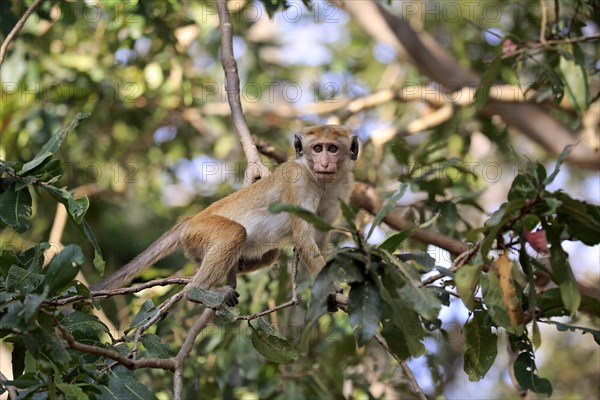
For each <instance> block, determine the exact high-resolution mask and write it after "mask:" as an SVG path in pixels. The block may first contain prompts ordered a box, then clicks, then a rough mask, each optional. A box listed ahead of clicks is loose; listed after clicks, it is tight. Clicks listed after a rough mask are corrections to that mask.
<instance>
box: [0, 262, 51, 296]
mask: <svg viewBox="0 0 600 400" xmlns="http://www.w3.org/2000/svg"><path fill="white" fill-rule="evenodd" d="M43 281H44V275H42V274H37V273H35V272H32V271H28V270H26V269H23V268H21V267H17V266H16V265H13V266H12V267H10V269H9V270H8V276H7V277H6V288H7V289H8V290H11V291H17V292H20V293H31V292H33V291H34V290H35V289H36V288H37V287H38V286H39V285H40V284H41V283H42V282H43Z"/></svg>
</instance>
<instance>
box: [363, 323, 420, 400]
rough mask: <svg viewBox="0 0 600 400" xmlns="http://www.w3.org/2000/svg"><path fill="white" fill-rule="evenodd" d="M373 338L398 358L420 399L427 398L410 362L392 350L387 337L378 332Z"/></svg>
mask: <svg viewBox="0 0 600 400" xmlns="http://www.w3.org/2000/svg"><path fill="white" fill-rule="evenodd" d="M373 338H374V339H375V341H376V342H377V343H379V344H380V345H381V347H383V348H384V349H385V351H387V352H388V354H390V355H391V356H392V357H393V358H394V360H396V361H397V362H398V364H400V366H401V367H402V370H403V371H404V374H405V375H406V378H408V382H410V386H411V387H412V388H413V390H414V391H415V394H416V395H417V397H418V398H419V399H420V400H427V397H426V396H425V393H423V389H421V386H420V385H419V382H417V379H416V378H415V374H413V372H412V370H411V369H410V367H409V366H408V363H407V362H406V361H404V360H402V359H401V358H400V357H398V356H397V355H396V354H394V353H393V352H392V351H391V350H390V347H389V346H388V344H387V343H386V341H385V339H384V338H383V337H382V336H381V335H380V334H379V333H376V334H375V335H373Z"/></svg>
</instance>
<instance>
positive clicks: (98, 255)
mask: <svg viewBox="0 0 600 400" xmlns="http://www.w3.org/2000/svg"><path fill="white" fill-rule="evenodd" d="M77 226H78V227H79V226H80V225H77ZM81 230H82V231H83V234H84V235H85V237H86V238H87V239H88V241H89V242H90V243H91V244H92V246H93V247H94V261H93V263H94V268H96V271H98V272H99V273H100V275H102V274H103V273H104V267H105V265H106V263H105V262H104V259H103V258H102V251H101V250H100V244H98V241H97V240H96V237H95V236H94V233H93V232H92V228H90V226H89V225H88V223H87V221H85V220H83V222H82V224H81Z"/></svg>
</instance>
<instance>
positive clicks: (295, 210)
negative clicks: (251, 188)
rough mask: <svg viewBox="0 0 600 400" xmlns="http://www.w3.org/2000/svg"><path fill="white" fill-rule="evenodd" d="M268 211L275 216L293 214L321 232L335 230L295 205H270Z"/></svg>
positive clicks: (316, 216) (314, 215)
mask: <svg viewBox="0 0 600 400" xmlns="http://www.w3.org/2000/svg"><path fill="white" fill-rule="evenodd" d="M268 209H269V211H270V212H272V213H273V214H278V213H281V212H288V213H290V214H293V215H295V216H297V217H299V218H302V219H303V220H305V221H306V222H309V223H311V224H312V225H313V226H314V227H315V228H317V229H318V230H320V231H330V230H332V229H334V227H333V226H331V225H329V224H328V223H327V222H325V221H323V220H322V219H321V217H319V216H318V215H316V214H314V213H312V212H310V211H308V210H307V209H305V208H302V207H298V206H295V205H293V204H283V203H271V204H269V208H268Z"/></svg>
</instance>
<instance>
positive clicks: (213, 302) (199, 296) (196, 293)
mask: <svg viewBox="0 0 600 400" xmlns="http://www.w3.org/2000/svg"><path fill="white" fill-rule="evenodd" d="M186 297H187V299H188V300H190V301H193V302H194V303H202V304H204V305H205V306H206V307H208V308H219V307H221V306H222V305H223V303H224V302H225V297H224V296H223V295H222V294H221V293H217V292H211V291H210V290H206V289H202V288H197V287H195V288H191V289H190V290H188V292H187V294H186Z"/></svg>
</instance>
